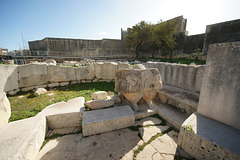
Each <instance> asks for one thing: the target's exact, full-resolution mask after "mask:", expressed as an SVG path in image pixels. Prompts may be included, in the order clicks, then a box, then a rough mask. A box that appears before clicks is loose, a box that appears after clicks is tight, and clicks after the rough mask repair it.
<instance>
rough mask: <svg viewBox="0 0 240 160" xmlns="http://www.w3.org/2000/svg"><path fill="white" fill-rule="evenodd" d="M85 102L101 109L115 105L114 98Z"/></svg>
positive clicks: (93, 107) (91, 106)
mask: <svg viewBox="0 0 240 160" xmlns="http://www.w3.org/2000/svg"><path fill="white" fill-rule="evenodd" d="M85 104H86V105H87V106H88V107H89V108H91V109H101V108H106V107H110V106H113V104H114V101H113V100H94V101H87V102H85Z"/></svg>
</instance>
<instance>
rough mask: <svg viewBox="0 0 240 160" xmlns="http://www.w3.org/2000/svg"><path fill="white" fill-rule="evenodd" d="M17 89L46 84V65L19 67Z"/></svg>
mask: <svg viewBox="0 0 240 160" xmlns="http://www.w3.org/2000/svg"><path fill="white" fill-rule="evenodd" d="M18 68H19V87H20V88H21V87H29V86H34V85H41V84H44V83H47V82H48V70H47V65H46V64H27V65H22V66H19V67H18Z"/></svg>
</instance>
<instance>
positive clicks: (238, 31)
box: [203, 19, 240, 53]
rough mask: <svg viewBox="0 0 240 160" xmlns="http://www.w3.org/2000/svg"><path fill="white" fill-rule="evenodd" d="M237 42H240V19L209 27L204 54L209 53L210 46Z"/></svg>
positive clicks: (207, 28)
mask: <svg viewBox="0 0 240 160" xmlns="http://www.w3.org/2000/svg"><path fill="white" fill-rule="evenodd" d="M235 41H240V19H238V20H234V21H228V22H223V23H217V24H213V25H207V27H206V34H205V40H204V46H203V52H204V53H207V51H208V46H209V45H210V44H213V43H223V42H235Z"/></svg>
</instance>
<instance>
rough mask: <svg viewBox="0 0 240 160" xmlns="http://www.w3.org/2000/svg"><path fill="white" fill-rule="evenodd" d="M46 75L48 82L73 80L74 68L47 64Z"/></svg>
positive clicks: (74, 75)
mask: <svg viewBox="0 0 240 160" xmlns="http://www.w3.org/2000/svg"><path fill="white" fill-rule="evenodd" d="M47 68H48V77H49V81H50V82H63V81H66V82H67V81H75V80H77V79H76V73H75V69H74V68H71V67H58V66H52V65H49V66H48V67H47Z"/></svg>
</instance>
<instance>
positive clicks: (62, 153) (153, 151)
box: [37, 116, 192, 160]
mask: <svg viewBox="0 0 240 160" xmlns="http://www.w3.org/2000/svg"><path fill="white" fill-rule="evenodd" d="M76 131H77V129H76V128H65V129H62V130H61V129H58V130H56V129H55V130H53V131H52V133H50V135H52V136H54V134H56V133H59V134H58V135H61V134H63V133H66V134H67V135H64V136H59V137H57V136H56V137H57V138H55V139H52V140H50V141H49V142H48V143H47V144H46V145H45V146H44V147H43V148H42V149H41V150H40V151H39V154H38V156H37V160H45V159H48V160H49V159H50V160H51V159H58V160H63V159H65V160H66V159H67V160H78V159H81V160H105V159H109V160H118V159H121V160H132V159H136V160H148V159H150V160H152V159H156V160H160V159H166V160H170V159H192V158H191V157H190V156H189V155H187V154H186V153H185V152H184V151H183V150H181V149H180V148H178V147H177V136H178V132H176V131H175V130H173V128H171V127H170V126H169V125H167V124H166V122H165V121H164V120H163V119H159V118H158V117H157V116H154V117H147V118H144V119H139V120H137V121H136V123H135V126H132V127H129V128H125V129H120V130H116V131H111V132H106V133H102V134H98V135H93V136H88V137H84V136H82V134H81V133H79V134H75V133H74V132H76Z"/></svg>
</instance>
